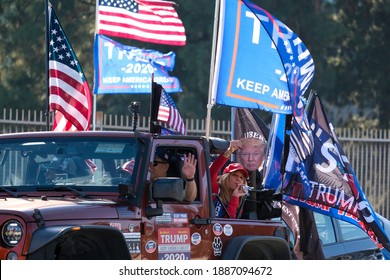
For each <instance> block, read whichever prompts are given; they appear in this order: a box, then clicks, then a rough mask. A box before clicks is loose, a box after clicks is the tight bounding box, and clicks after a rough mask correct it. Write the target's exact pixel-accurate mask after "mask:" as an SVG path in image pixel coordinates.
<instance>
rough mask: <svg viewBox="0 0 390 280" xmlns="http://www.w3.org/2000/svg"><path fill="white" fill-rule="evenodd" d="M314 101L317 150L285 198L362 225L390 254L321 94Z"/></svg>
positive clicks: (389, 243) (312, 120) (301, 167)
mask: <svg viewBox="0 0 390 280" xmlns="http://www.w3.org/2000/svg"><path fill="white" fill-rule="evenodd" d="M312 103H313V104H314V105H313V106H312V108H311V110H309V113H308V115H309V120H310V126H311V129H312V131H313V139H314V150H313V152H312V153H311V154H310V155H309V156H308V157H307V158H306V159H305V160H304V161H303V162H302V164H300V165H299V166H298V172H297V174H296V175H295V176H292V177H291V178H289V180H288V181H289V184H287V185H286V186H285V187H284V189H283V194H284V198H283V199H284V200H285V201H287V202H289V203H291V204H295V205H298V206H301V207H305V208H309V209H311V210H313V211H315V212H319V213H321V214H325V215H328V216H332V217H335V218H338V219H341V220H344V221H346V222H349V223H351V224H354V225H356V226H358V227H360V228H361V229H362V230H364V231H365V232H366V233H367V234H368V235H369V236H370V238H371V239H372V241H373V242H374V243H375V244H376V245H377V246H378V248H380V249H382V253H383V255H384V256H385V257H386V258H388V257H389V256H390V254H389V253H390V241H389V238H388V237H387V236H386V233H385V232H384V230H383V228H382V226H381V224H380V222H379V220H378V218H377V216H376V214H375V211H374V210H373V208H372V207H371V205H370V203H369V201H368V200H367V198H366V196H365V194H364V192H363V190H362V189H361V187H360V186H359V183H358V180H357V178H356V176H355V174H354V172H353V169H352V166H351V165H350V163H349V161H348V158H347V156H346V155H345V153H344V151H343V149H342V147H341V145H340V143H339V141H338V138H337V135H336V133H335V131H334V128H333V126H332V124H331V123H329V121H328V119H327V117H326V115H325V111H324V108H323V106H322V103H321V100H320V98H319V97H318V96H317V95H315V96H314V100H313V101H312ZM294 177H295V178H294ZM294 179H295V180H294Z"/></svg>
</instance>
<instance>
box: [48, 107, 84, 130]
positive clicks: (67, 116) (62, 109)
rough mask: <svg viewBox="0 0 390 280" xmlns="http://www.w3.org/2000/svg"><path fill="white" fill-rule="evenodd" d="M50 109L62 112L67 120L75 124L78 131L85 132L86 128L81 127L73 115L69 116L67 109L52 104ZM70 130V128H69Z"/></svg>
mask: <svg viewBox="0 0 390 280" xmlns="http://www.w3.org/2000/svg"><path fill="white" fill-rule="evenodd" d="M50 108H51V109H52V110H58V111H60V112H61V113H62V114H63V115H64V116H65V118H66V119H67V120H68V121H70V123H71V124H73V125H74V126H75V127H76V128H77V130H84V127H83V126H82V125H81V123H80V122H79V121H78V120H77V119H76V118H75V117H74V116H72V115H71V114H69V113H68V112H67V111H66V108H63V107H61V106H60V105H59V104H57V103H52V104H50ZM68 130H69V128H68Z"/></svg>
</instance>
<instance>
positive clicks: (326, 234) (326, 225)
mask: <svg viewBox="0 0 390 280" xmlns="http://www.w3.org/2000/svg"><path fill="white" fill-rule="evenodd" d="M314 219H315V222H316V226H317V231H318V235H319V237H320V240H321V243H322V245H326V244H331V243H335V242H336V234H335V231H334V226H333V223H332V218H331V217H330V216H326V215H322V214H319V213H316V212H314Z"/></svg>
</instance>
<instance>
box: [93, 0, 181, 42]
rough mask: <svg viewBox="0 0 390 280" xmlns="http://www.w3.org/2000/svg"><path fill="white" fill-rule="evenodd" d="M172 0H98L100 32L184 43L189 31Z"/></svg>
mask: <svg viewBox="0 0 390 280" xmlns="http://www.w3.org/2000/svg"><path fill="white" fill-rule="evenodd" d="M174 4H175V3H174V2H171V1H162V0H97V11H98V12H97V15H98V20H97V28H96V29H97V31H96V33H97V34H103V35H108V36H115V37H121V38H127V39H134V40H139V41H143V42H150V43H156V44H165V45H174V46H184V45H185V44H186V34H185V29H184V26H183V23H182V21H181V20H180V18H179V16H178V14H177V12H176V10H175V9H174V7H173V5H174Z"/></svg>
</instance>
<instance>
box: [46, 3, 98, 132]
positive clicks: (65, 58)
mask: <svg viewBox="0 0 390 280" xmlns="http://www.w3.org/2000/svg"><path fill="white" fill-rule="evenodd" d="M48 9H49V10H48V11H49V34H48V37H49V42H48V46H49V58H48V59H49V69H48V70H49V107H50V110H52V111H55V119H54V122H53V128H52V130H53V131H77V130H89V127H90V119H91V114H92V102H91V92H90V90H89V86H88V83H87V80H86V78H85V76H84V73H83V70H82V69H81V65H80V63H79V61H78V59H77V57H76V54H75V53H74V51H73V49H72V46H71V45H70V43H69V41H68V39H67V37H66V35H65V32H64V30H63V29H62V26H61V24H60V22H59V20H58V18H57V16H56V14H55V12H54V10H53V9H52V7H51V6H50V5H49V7H48Z"/></svg>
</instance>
